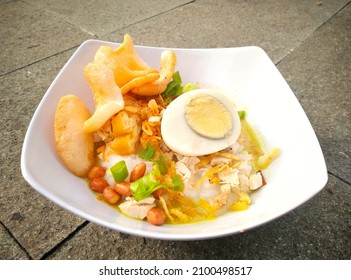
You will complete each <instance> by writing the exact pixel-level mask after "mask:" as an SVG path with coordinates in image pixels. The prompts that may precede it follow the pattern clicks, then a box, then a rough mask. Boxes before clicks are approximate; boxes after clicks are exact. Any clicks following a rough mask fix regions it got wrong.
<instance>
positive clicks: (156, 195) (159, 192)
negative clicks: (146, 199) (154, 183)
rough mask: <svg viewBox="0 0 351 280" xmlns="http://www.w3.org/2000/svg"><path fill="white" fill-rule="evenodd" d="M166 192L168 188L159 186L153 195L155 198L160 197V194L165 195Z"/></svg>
mask: <svg viewBox="0 0 351 280" xmlns="http://www.w3.org/2000/svg"><path fill="white" fill-rule="evenodd" d="M165 192H166V190H165V189H164V188H159V189H157V190H156V191H154V192H153V193H152V195H153V196H154V198H156V199H160V196H161V195H163V194H164V193H165Z"/></svg>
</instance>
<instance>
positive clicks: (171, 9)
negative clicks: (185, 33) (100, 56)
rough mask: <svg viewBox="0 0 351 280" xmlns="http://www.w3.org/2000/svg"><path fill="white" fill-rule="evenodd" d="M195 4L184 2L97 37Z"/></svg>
mask: <svg viewBox="0 0 351 280" xmlns="http://www.w3.org/2000/svg"><path fill="white" fill-rule="evenodd" d="M195 2H196V0H192V1H189V2H186V3H184V4H181V5H179V6H176V7H173V8H170V9H169V10H166V11H162V12H160V13H158V14H156V15H153V16H150V17H148V18H143V19H142V20H139V21H136V22H133V23H131V24H129V25H126V26H123V27H120V28H118V29H116V30H112V31H109V32H108V33H106V34H100V35H99V36H98V37H99V38H101V37H104V36H107V35H109V34H112V33H115V32H117V31H119V30H122V29H125V28H128V27H131V26H134V25H136V24H139V23H141V22H144V21H147V20H149V19H152V18H155V17H158V16H160V15H163V14H166V13H168V12H170V11H173V10H176V9H178V8H180V7H184V6H187V5H189V4H193V3H195Z"/></svg>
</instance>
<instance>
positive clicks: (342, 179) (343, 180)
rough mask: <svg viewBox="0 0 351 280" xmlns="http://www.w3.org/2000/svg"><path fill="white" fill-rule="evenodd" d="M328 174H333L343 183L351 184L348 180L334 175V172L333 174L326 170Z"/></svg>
mask: <svg viewBox="0 0 351 280" xmlns="http://www.w3.org/2000/svg"><path fill="white" fill-rule="evenodd" d="M328 174H330V175H332V176H334V177H335V178H337V179H339V180H340V181H342V182H343V183H345V184H346V185H349V186H351V182H349V181H347V180H346V179H344V178H342V177H340V176H339V175H336V174H334V173H333V172H330V171H328Z"/></svg>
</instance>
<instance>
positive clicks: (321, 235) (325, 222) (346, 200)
mask: <svg viewBox="0 0 351 280" xmlns="http://www.w3.org/2000/svg"><path fill="white" fill-rule="evenodd" d="M349 187H350V186H349V185H347V184H345V183H343V182H342V181H341V180H339V179H337V178H335V177H334V176H330V178H329V183H328V185H327V187H326V188H325V189H324V190H323V191H321V192H320V193H319V194H318V195H317V196H315V197H314V198H313V199H311V200H310V201H309V202H308V203H306V204H304V205H302V206H301V207H299V208H297V209H296V210H294V211H292V212H290V213H289V214H287V215H285V216H283V217H281V218H279V219H277V220H276V221H273V222H271V223H268V224H266V225H264V226H262V227H259V228H257V229H254V230H251V231H248V232H245V233H242V234H237V235H232V236H227V237H223V238H217V239H209V240H202V241H191V242H190V241H166V240H154V239H143V238H140V237H134V236H130V235H126V234H119V233H118V232H115V231H112V230H107V229H105V228H103V227H100V226H97V225H94V224H91V223H90V224H89V225H88V226H86V227H85V228H84V229H82V230H81V231H80V232H79V233H78V234H76V235H75V236H74V237H73V238H72V239H70V240H69V241H67V242H66V243H65V244H63V245H62V246H61V247H60V248H58V249H57V250H56V251H55V252H54V253H53V254H52V255H50V256H48V258H49V259H72V258H75V259H139V260H140V259H161V260H163V259H164V260H167V259H169V260H170V259H195V260H196V259H233V260H234V259H277V260H278V259H346V260H347V259H350V258H351V251H350V249H349V246H347V244H346V243H345V242H346V240H348V239H349V238H350V237H351V219H350V217H351V193H350V191H349ZM347 209H348V210H347Z"/></svg>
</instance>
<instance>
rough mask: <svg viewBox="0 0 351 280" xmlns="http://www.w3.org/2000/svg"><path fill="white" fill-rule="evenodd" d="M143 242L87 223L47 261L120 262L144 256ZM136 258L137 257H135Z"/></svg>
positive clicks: (138, 238) (145, 252)
mask: <svg viewBox="0 0 351 280" xmlns="http://www.w3.org/2000/svg"><path fill="white" fill-rule="evenodd" d="M144 245H145V240H144V238H142V237H136V236H131V235H127V234H124V233H119V232H117V231H112V230H110V229H107V228H104V227H101V226H98V225H96V224H93V223H89V224H88V225H87V226H85V227H84V228H82V229H81V230H80V231H79V232H78V233H77V234H75V235H74V237H72V238H71V239H70V240H68V241H67V242H65V243H64V244H62V246H60V247H59V248H58V249H57V250H55V252H53V254H51V255H49V256H48V257H47V258H48V259H61V260H69V259H88V260H104V259H111V260H120V259H130V257H132V258H134V257H136V256H137V255H138V254H139V255H141V256H146V255H147V254H149V253H150V252H149V251H144V252H143V248H145V246H144ZM136 258H138V257H136Z"/></svg>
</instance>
